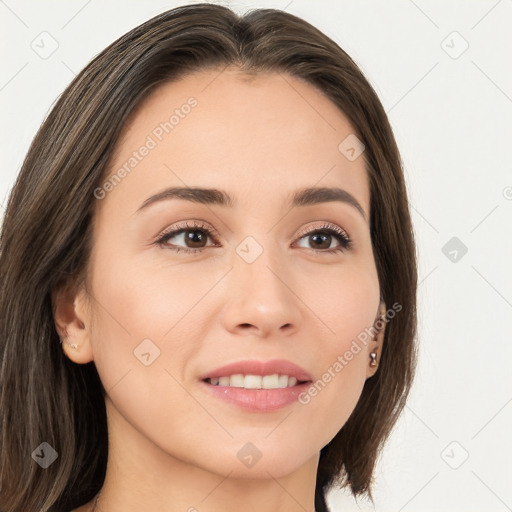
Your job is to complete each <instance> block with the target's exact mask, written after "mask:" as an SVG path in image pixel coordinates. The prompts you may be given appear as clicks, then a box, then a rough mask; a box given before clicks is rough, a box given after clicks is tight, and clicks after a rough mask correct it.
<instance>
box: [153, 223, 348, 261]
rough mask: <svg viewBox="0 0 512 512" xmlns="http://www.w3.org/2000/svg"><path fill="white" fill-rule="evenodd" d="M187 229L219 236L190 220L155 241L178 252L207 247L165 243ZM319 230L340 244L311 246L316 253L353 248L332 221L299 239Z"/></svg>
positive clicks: (213, 236) (302, 233) (299, 238)
mask: <svg viewBox="0 0 512 512" xmlns="http://www.w3.org/2000/svg"><path fill="white" fill-rule="evenodd" d="M185 231H202V232H204V233H205V234H206V235H207V236H208V237H209V238H212V239H213V240H214V241H215V239H216V237H217V232H216V231H215V230H214V229H212V228H208V227H206V226H205V225H202V224H197V223H195V222H193V223H192V225H189V224H188V222H185V227H183V226H178V227H176V228H175V229H173V230H172V231H168V232H166V233H163V234H162V236H161V237H160V238H159V239H158V240H157V241H156V242H155V244H157V245H159V246H160V247H162V248H165V249H171V250H173V251H175V252H176V253H178V252H185V253H197V252H201V251H204V250H205V249H206V247H202V248H200V249H191V248H188V247H187V248H183V247H177V246H176V247H171V246H168V245H166V244H165V242H167V240H169V239H170V238H172V237H174V236H176V235H180V234H181V233H183V232H185ZM317 232H321V233H323V234H328V235H334V237H335V238H336V239H337V240H338V242H339V243H340V245H338V246H337V247H335V248H334V249H311V248H310V249H309V250H310V251H313V252H315V253H323V254H325V253H329V254H335V253H338V252H340V251H345V250H350V249H351V248H352V241H351V239H350V238H349V237H348V235H347V233H346V232H345V231H344V230H343V229H341V228H339V227H338V226H336V225H335V224H330V223H326V224H323V225H322V226H318V227H315V228H314V229H310V230H309V231H305V232H301V233H300V234H299V237H298V240H301V239H302V238H304V237H306V236H308V235H311V234H314V233H317Z"/></svg>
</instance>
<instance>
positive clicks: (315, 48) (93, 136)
mask: <svg viewBox="0 0 512 512" xmlns="http://www.w3.org/2000/svg"><path fill="white" fill-rule="evenodd" d="M228 65H236V66H238V67H239V68H240V69H241V70H242V71H245V72H248V73H255V72H265V71H279V72H286V73H289V74H290V75H293V76H295V77H299V78H301V79H303V80H306V81H307V82H309V83H310V84H312V85H314V86H316V87H317V88H318V89H319V90H320V91H322V92H323V93H324V94H325V95H326V96H327V97H328V98H329V99H330V100H331V101H332V102H333V103H335V104H336V105H337V106H338V107H339V109H340V110H341V111H342V112H343V113H344V114H345V116H346V117H347V118H348V120H349V121H350V123H351V124H352V126H353V127H354V129H355V130H356V131H357V136H358V137H359V138H360V139H361V140H362V142H363V143H364V145H365V152H364V158H365V162H366V169H367V173H368V177H369V183H370V194H371V203H370V210H371V211H370V230H371V239H372V244H373V250H374V256H375V263H376V267H377V271H378V276H379V281H380V287H381V294H382V299H383V300H384V301H385V302H386V304H388V305H389V304H393V303H398V304H400V305H401V306H402V309H401V311H400V313H399V314H397V315H396V316H395V318H394V319H393V320H392V321H391V322H389V324H388V325H387V328H386V331H385V339H384V345H383V350H382V354H381V356H380V363H379V371H378V372H377V373H376V375H375V376H374V377H372V378H370V379H368V380H367V381H366V383H365V385H364V389H363V391H362V395H361V397H360V399H359V401H358V403H357V406H356V408H355V410H354V411H353V413H352V415H351V416H350V418H349V419H348V421H347V422H346V424H345V425H344V426H343V428H341V430H340V431H339V432H338V434H337V435H336V436H335V437H334V438H333V439H332V441H331V442H330V443H329V444H327V445H326V446H325V447H323V449H322V450H321V453H320V461H319V467H318V475H317V486H316V497H315V505H316V509H317V511H319V512H320V511H326V510H327V506H326V501H325V494H326V492H327V491H328V490H329V489H331V488H332V487H333V486H346V485H347V486H349V488H350V489H351V491H352V492H353V494H354V495H364V494H366V495H368V496H370V497H371V483H372V473H373V470H374V467H375V463H376V460H377V456H378V454H379V450H380V449H381V448H382V445H383V442H384V441H385V439H386V438H387V437H388V435H389V433H390V430H391V428H392V426H393V425H394V423H395V422H396V420H397V417H398V415H399V414H400V412H401V410H402V409H403V407H404V404H405V399H406V397H407V394H408V392H409V389H410V386H411V381H412V376H413V373H414V366H415V343H414V339H415V336H416V283H417V270H416V258H415V245H414V239H413V232H412V227H411V220H410V214H409V210H408V202H407V194H406V189H405V184H404V176H403V170H402V163H401V159H400V155H399V152H398V149H397V146H396V143H395V139H394V136H393V133H392V130H391V127H390V124H389V121H388V119H387V116H386V114H385V111H384V109H383V107H382V105H381V103H380V101H379V99H378V97H377V95H376V94H375V92H374V90H373V89H372V87H371V86H370V84H369V83H368V81H367V80H366V79H365V77H364V76H363V74H362V73H361V71H360V70H359V68H358V67H357V65H356V64H355V63H354V61H353V60H352V59H351V58H350V57H349V56H348V55H347V54H346V53H345V52H344V51H343V50H342V49H341V48H340V47H339V46H338V45H337V44H336V43H335V42H334V41H333V40H331V39H330V38H329V37H327V36H326V35H324V34H323V33H321V32H320V31H319V30H317V29H316V28H315V27H313V26H312V25H310V24H309V23H307V22H305V21H304V20H302V19H300V18H298V17H296V16H293V15H291V14H288V13H286V12H282V11H279V10H275V9H259V10H252V11H248V12H247V13H246V14H245V15H243V16H239V15H237V14H236V13H234V12H233V11H231V10H230V9H228V8H227V7H223V6H219V5H212V4H195V5H188V6H182V7H178V8H175V9H172V10H169V11H167V12H164V13H162V14H160V15H158V16H156V17H154V18H152V19H150V20H149V21H147V22H145V23H144V24H142V25H140V26H138V27H136V28H135V29H133V30H131V31H130V32H128V33H127V34H125V35H124V36H122V37H120V38H119V39H118V40H116V41H115V42H114V43H112V44H111V45H110V46H108V47H107V48H106V49H105V50H104V51H102V52H101V53H100V54H99V55H97V56H96V57H95V58H94V59H93V60H92V61H91V62H90V63H89V64H88V65H87V66H86V67H85V69H83V70H82V71H81V72H80V73H79V74H78V75H77V76H76V78H75V79H74V80H73V81H72V82H71V84H70V85H69V86H68V87H67V88H66V90H65V91H64V93H63V94H62V95H61V96H60V97H59V99H58V101H57V102H56V104H55V106H54V107H53V109H52V110H51V112H50V113H49V115H48V117H47V118H46V120H45V121H44V123H43V124H42V126H41V128H40V129H39V131H38V133H37V135H36V136H35V138H34V140H33V142H32V144H31V146H30V149H29V151H28V154H27V156H26V158H25V160H24V163H23V166H22V168H21V171H20V173H19V175H18V178H17V180H16V183H15V185H14V187H13V189H12V191H11V194H10V196H9V200H8V205H7V209H6V213H5V218H4V221H3V227H2V232H1V238H0V358H1V359H0V361H1V374H0V386H1V389H0V418H1V423H0V429H1V430H0V471H1V472H0V510H2V511H3V512H27V511H35V510H40V511H47V510H49V511H61V510H69V509H71V508H74V507H77V506H80V505H82V504H84V503H86V502H88V501H89V500H90V499H92V497H93V496H94V495H95V494H96V493H97V492H98V490H99V489H100V488H101V486H102V484H103V479H104V476H105V471H106V463H107V460H106V459H107V452H108V440H107V424H106V414H105V402H104V389H103V386H102V383H101V381H100V379H99V375H98V373H97V371H96V368H95V366H94V363H93V362H90V363H88V364H84V365H79V364H75V363H73V362H71V361H70V360H69V359H68V358H67V357H66V355H65V354H64V352H63V350H62V347H61V345H60V343H59V336H58V334H57V331H56V328H55V324H54V320H53V309H52V300H51V296H52V292H53V291H55V290H56V289H59V287H61V286H63V285H64V284H67V283H76V284H78V283H79V282H80V281H81V280H82V279H83V278H84V276H85V271H86V267H87V262H88V258H89V254H90V249H91V229H92V220H93V214H94V208H95V201H96V199H95V195H94V190H95V189H96V188H97V187H98V186H100V184H101V183H102V182H103V181H104V177H105V176H106V175H107V173H108V170H109V161H110V159H111V157H112V154H113V150H114V146H115V144H116V141H117V139H118V137H119V134H120V130H121V129H122V127H123V124H124V123H125V121H126V120H127V118H128V116H129V115H130V114H131V113H132V112H134V111H135V108H136V107H137V106H138V105H140V104H141V102H142V100H143V99H144V98H146V97H147V96H148V95H149V93H150V92H152V91H153V90H154V89H155V88H156V87H157V86H159V85H161V84H163V83H164V82H169V81H172V80H174V79H178V78H180V77H182V76H183V75H184V74H185V73H189V72H193V71H195V70H203V69H206V68H218V69H219V70H222V69H223V68H224V67H226V66H228ZM43 441H44V442H47V443H48V444H49V445H50V446H51V447H53V448H54V449H55V451H56V452H57V453H58V461H57V462H56V463H53V464H51V465H50V466H49V467H47V468H45V469H44V468H42V467H40V465H39V464H37V463H36V462H35V458H34V457H33V456H31V454H33V451H34V450H35V449H36V448H37V447H39V445H40V444H41V443H42V442H43Z"/></svg>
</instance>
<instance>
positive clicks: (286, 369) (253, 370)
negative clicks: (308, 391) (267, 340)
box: [200, 359, 312, 381]
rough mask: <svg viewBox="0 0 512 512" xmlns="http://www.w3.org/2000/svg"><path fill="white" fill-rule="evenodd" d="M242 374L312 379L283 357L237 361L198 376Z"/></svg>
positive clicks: (203, 377) (205, 377)
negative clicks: (267, 359)
mask: <svg viewBox="0 0 512 512" xmlns="http://www.w3.org/2000/svg"><path fill="white" fill-rule="evenodd" d="M240 373H241V374H243V375H261V376H265V375H274V374H276V373H277V374H279V375H288V376H289V377H295V378H296V379H297V380H298V381H309V380H312V377H311V375H310V374H309V373H308V372H307V371H306V370H304V368H301V367H300V366H298V365H296V364H295V363H292V362H291V361H287V360H285V359H271V360H269V361H257V360H254V359H252V360H246V361H237V362H235V363H231V364H227V365H225V366H221V367H220V368H216V369H215V370H211V371H209V372H208V373H206V374H204V375H203V376H201V377H200V379H201V380H205V379H211V378H214V377H226V376H229V375H235V374H240Z"/></svg>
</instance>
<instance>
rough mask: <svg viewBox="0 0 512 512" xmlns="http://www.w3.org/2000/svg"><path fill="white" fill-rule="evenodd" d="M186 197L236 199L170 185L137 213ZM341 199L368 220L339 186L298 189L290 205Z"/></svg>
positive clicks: (230, 202)
mask: <svg viewBox="0 0 512 512" xmlns="http://www.w3.org/2000/svg"><path fill="white" fill-rule="evenodd" d="M170 199H184V200H185V201H191V202H193V203H199V204H205V205H218V206H227V207H230V208H232V207H233V206H234V205H235V203H236V201H234V199H233V198H232V197H231V196H230V195H229V194H228V193H227V192H225V191H224V190H219V189H216V188H201V187H170V188H167V189H165V190H163V191H162V192H159V193H158V194H155V195H152V196H150V197H148V198H147V199H146V200H145V201H144V202H143V203H142V204H141V206H140V207H139V208H138V210H137V211H136V212H135V213H139V212H141V211H142V210H145V209H146V208H148V207H149V206H151V205H153V204H155V203H158V202H160V201H166V200H170ZM332 201H339V202H342V203H346V204H348V205H350V206H352V207H353V208H355V209H356V210H357V211H358V212H359V213H360V214H361V216H362V217H363V219H365V220H366V214H365V212H364V210H363V207H362V206H361V205H360V204H359V202H358V201H357V200H356V198H355V197H354V196H353V195H352V194H350V193H349V192H347V191H346V190H344V189H342V188H338V187H307V188H303V189H300V190H296V191H295V192H294V194H293V195H292V197H291V200H290V201H289V206H290V207H292V208H293V207H296V206H310V205H315V204H320V203H329V202H332Z"/></svg>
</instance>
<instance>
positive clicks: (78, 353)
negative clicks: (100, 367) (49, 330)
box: [52, 283, 94, 364]
mask: <svg viewBox="0 0 512 512" xmlns="http://www.w3.org/2000/svg"><path fill="white" fill-rule="evenodd" d="M87 306H88V302H87V292H86V290H85V288H84V287H83V286H79V287H77V286H76V285H75V284H72V283H71V284H70V283H67V284H64V285H62V286H61V287H59V288H58V289H57V290H55V291H54V292H52V309H53V319H54V322H55V328H56V330H57V333H58V334H59V337H60V339H61V344H62V348H63V350H64V352H65V354H66V355H67V357H68V358H69V359H71V361H73V362H75V363H78V364H85V363H89V362H90V361H92V360H93V359H94V357H93V352H92V347H91V343H90V332H89V329H88V328H87V327H86V326H88V325H89V316H88V307H87Z"/></svg>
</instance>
